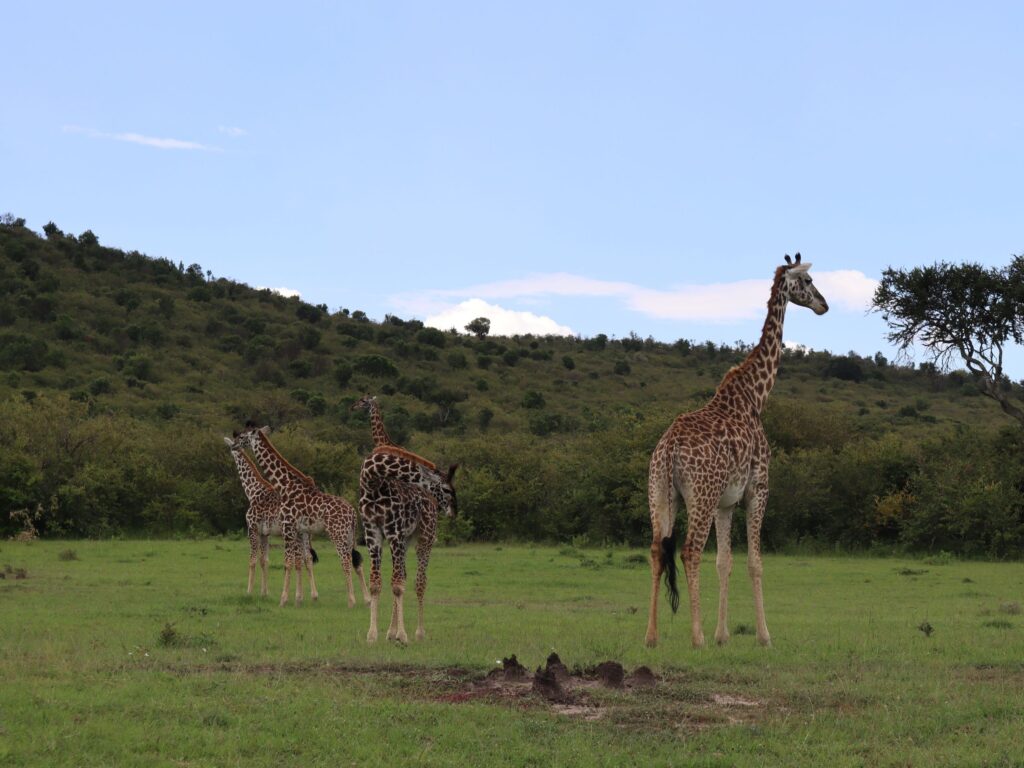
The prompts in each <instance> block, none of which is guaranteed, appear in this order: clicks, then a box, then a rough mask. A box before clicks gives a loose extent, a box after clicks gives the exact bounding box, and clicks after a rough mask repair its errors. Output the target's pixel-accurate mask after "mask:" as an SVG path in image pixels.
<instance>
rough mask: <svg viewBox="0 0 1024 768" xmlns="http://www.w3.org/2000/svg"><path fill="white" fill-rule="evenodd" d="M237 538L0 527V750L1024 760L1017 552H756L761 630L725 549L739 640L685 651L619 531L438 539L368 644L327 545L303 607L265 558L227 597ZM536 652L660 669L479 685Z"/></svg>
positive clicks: (617, 761) (374, 758) (71, 757)
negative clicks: (652, 676)
mask: <svg viewBox="0 0 1024 768" xmlns="http://www.w3.org/2000/svg"><path fill="white" fill-rule="evenodd" d="M323 549H324V551H326V549H327V547H324V548H323ZM272 555H273V557H272V561H273V562H274V563H276V564H279V563H280V550H279V549H275V550H273V553H272ZM72 557H73V558H74V559H71V558H72ZM246 558H247V544H246V543H245V542H244V541H242V540H240V539H239V540H235V539H210V540H201V541H106V542H96V541H73V542H68V541H60V542H58V541H44V542H40V541H37V542H32V543H27V544H26V543H18V542H3V543H0V569H2V570H5V571H6V570H8V569H7V568H5V566H10V569H9V572H7V573H5V578H4V579H2V580H0V680H2V685H0V764H2V765H40V766H42V765H46V766H72V765H74V766H80V765H81V766H93V765H118V766H151V765H167V766H171V765H175V766H205V765H217V766H231V765H245V766H253V767H256V766H282V765H307V766H318V765H328V764H330V765H340V766H345V765H363V766H375V765H385V764H387V765H462V766H466V765H473V766H476V765H505V766H525V765H537V766H562V765H565V766H568V765H607V766H620V765H645V766H656V765H715V766H717V765H722V766H725V765H808V766H811V765H813V766H820V765H829V766H831V767H832V768H839V767H840V766H858V765H867V766H876V765H920V766H935V765H1021V764H1024V739H1022V738H1021V725H1020V724H1021V722H1022V720H1024V693H1022V691H1024V616H1021V615H1020V613H1019V612H1020V604H1021V603H1022V602H1024V564H1020V563H979V562H960V561H950V560H948V559H942V558H939V559H933V560H932V561H927V560H899V559H870V558H854V557H836V558H829V557H801V556H780V555H773V556H769V557H768V558H767V559H766V605H767V611H768V623H769V628H770V629H771V631H772V637H773V640H774V643H775V645H774V647H773V648H771V649H762V648H759V647H757V646H756V645H755V642H754V638H753V637H752V636H751V635H747V634H743V632H744V631H745V630H744V627H748V626H752V625H753V610H752V605H751V598H750V586H749V581H748V579H747V576H746V568H745V562H744V560H743V558H742V557H740V556H737V558H736V563H735V567H734V573H733V589H732V600H731V605H732V615H731V617H730V628H731V629H732V630H734V636H733V639H732V641H731V643H730V644H729V645H728V646H726V647H722V648H719V647H714V646H713V645H712V646H709V647H708V648H706V649H704V650H702V651H694V650H692V649H691V648H690V646H689V630H688V626H687V625H688V618H687V617H685V616H683V615H682V614H680V615H678V616H676V617H675V618H674V619H671V618H669V614H668V613H667V611H666V612H664V613H663V623H662V642H661V645H660V646H659V647H658V648H656V649H647V648H644V647H643V645H642V638H643V633H644V628H645V622H646V615H645V611H646V601H647V589H648V584H649V572H648V569H647V566H646V563H645V562H643V553H642V552H640V551H639V550H625V549H615V550H584V551H580V550H575V549H572V548H567V547H566V548H561V549H559V548H555V547H541V546H536V547H531V546H498V545H473V546H459V547H453V548H441V549H438V550H435V555H434V558H433V562H432V563H431V568H430V586H429V588H428V593H427V601H428V606H427V619H426V623H427V633H428V636H427V639H426V640H425V641H423V642H418V643H417V642H413V643H412V644H411V645H409V646H408V647H397V646H395V645H392V644H390V643H388V642H386V641H381V642H380V643H378V644H376V645H374V646H368V645H367V644H366V642H365V632H366V628H367V622H368V612H367V610H366V608H364V607H363V606H362V605H360V606H358V607H357V608H355V609H349V608H347V607H346V605H345V603H344V593H343V587H342V577H341V572H340V568H339V567H338V564H337V560H336V558H335V557H334V556H333V554H332V555H331V556H329V557H328V556H325V557H324V558H323V560H322V562H321V565H320V566H319V578H318V582H319V586H320V591H321V597H320V600H319V601H318V602H317V603H309V602H307V603H306V604H305V605H303V606H301V607H298V608H296V607H294V606H288V607H286V608H278V607H277V604H276V599H274V598H275V597H276V595H277V594H278V591H279V589H280V581H281V576H282V572H281V570H280V568H279V567H277V568H273V569H272V570H271V578H272V589H271V595H272V596H271V598H270V599H259V598H250V597H247V596H246V595H245V594H244V586H245V575H246V574H245V571H246ZM713 559H714V558H713V554H712V556H711V557H709V558H706V560H705V571H704V576H703V588H704V606H705V616H706V619H705V620H706V623H707V625H706V627H705V631H706V633H707V635H708V637H709V639H710V638H711V635H712V633H713V631H714V623H713V622H714V616H713V613H714V610H715V605H716V596H717V577H716V574H715V572H714V564H713ZM18 569H24V575H25V578H17V576H18V575H19V574H18ZM385 576H387V574H385ZM410 602H412V603H413V605H414V601H410ZM382 608H383V610H382V614H383V616H384V617H385V619H386V617H387V615H388V614H389V608H390V595H389V594H386V595H385V598H384V600H383V606H382ZM410 618H411V621H409V622H408V623H409V624H410V625H411V626H409V627H408V629H409V633H410V636H411V634H412V630H413V629H414V628H415V611H414V609H413V610H407V620H408V619H410ZM168 625H170V630H171V631H168V630H167V629H166V628H167V626H168ZM385 626H386V625H385ZM922 626H924V628H925V629H927V627H928V626H930V627H931V628H932V629H931V633H930V635H926V633H925V631H923V630H922ZM737 629H739V633H736V632H735V630H737ZM162 634H163V638H164V639H163V640H162V639H161V636H162ZM552 650H556V651H557V652H558V653H559V655H560V656H561V658H562V660H563V661H564V662H565V664H566V665H567V666H568V667H570V668H572V667H574V666H576V665H579V666H580V667H581V668H586V667H588V666H592V665H594V664H597V663H599V662H602V661H605V660H609V659H613V660H617V661H620V662H621V663H622V664H623V665H624V666H625V668H626V670H627V672H628V671H630V670H632V669H634V668H635V667H637V666H638V665H647V666H649V667H650V668H651V669H653V670H654V672H655V673H656V674H658V675H659V676H660V678H661V679H660V682H659V683H658V685H657V686H656V687H654V688H653V689H636V690H634V689H626V690H624V691H612V690H606V689H603V688H597V687H595V688H588V689H587V690H585V691H583V692H581V693H579V694H578V695H577V697H576V699H577V700H576V702H575V703H576V704H577V705H579V706H577V707H576V708H575V709H573V710H571V713H569V714H565V713H564V712H563V711H560V710H557V709H556V708H554V707H552V706H551V705H549V704H548V703H547V702H546V701H544V700H543V699H541V698H540V697H538V696H537V695H535V694H532V693H530V692H528V690H524V691H521V692H520V693H519V694H516V695H503V694H501V693H498V692H492V693H491V694H486V695H483V694H480V689H479V687H478V682H479V681H480V680H481V679H482V678H483V677H484V676H485V675H486V673H487V672H488V671H490V670H492V669H494V668H495V662H496V660H498V659H500V658H502V657H503V656H507V655H509V654H512V653H515V654H516V655H517V656H518V657H519V659H520V660H521V661H522V662H523V663H524V664H526V666H527V667H529V668H531V669H532V668H534V667H536V666H538V665H540V664H542V663H543V662H544V659H545V658H546V657H547V655H548V654H549V653H550V652H551V651H552Z"/></svg>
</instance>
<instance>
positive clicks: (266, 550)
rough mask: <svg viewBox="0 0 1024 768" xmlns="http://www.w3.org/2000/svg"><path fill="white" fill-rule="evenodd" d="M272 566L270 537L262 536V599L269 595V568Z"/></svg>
mask: <svg viewBox="0 0 1024 768" xmlns="http://www.w3.org/2000/svg"><path fill="white" fill-rule="evenodd" d="M269 565H270V537H269V536H262V535H261V536H260V597H266V596H267V594H268V591H269V590H268V586H267V585H268V582H269V574H268V573H267V568H268V566H269Z"/></svg>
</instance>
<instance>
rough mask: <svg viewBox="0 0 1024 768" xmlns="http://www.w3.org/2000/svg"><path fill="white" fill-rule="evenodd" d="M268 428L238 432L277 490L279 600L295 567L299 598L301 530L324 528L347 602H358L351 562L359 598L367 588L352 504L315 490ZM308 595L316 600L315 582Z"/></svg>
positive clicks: (284, 598) (298, 596) (285, 596)
mask: <svg viewBox="0 0 1024 768" xmlns="http://www.w3.org/2000/svg"><path fill="white" fill-rule="evenodd" d="M269 431H270V429H269V427H261V428H258V429H257V428H256V427H255V426H252V425H247V426H246V429H245V430H243V431H242V433H241V435H242V437H243V438H244V439H245V440H246V441H247V442H248V444H249V447H250V448H252V451H253V453H254V454H255V455H256V461H257V462H259V464H260V466H261V467H263V470H264V472H265V473H266V476H267V479H268V480H269V481H270V483H271V484H272V485H273V486H274V488H276V489H277V491H278V493H280V494H281V529H282V533H283V534H284V540H285V570H284V589H283V591H282V592H281V605H284V604H285V603H287V602H288V583H289V580H290V577H291V572H292V570H293V569H298V573H296V585H295V602H296V603H298V602H301V601H302V576H301V568H302V562H303V560H304V559H305V557H304V553H303V552H302V550H301V540H302V535H303V534H313V533H320V532H321V531H323V532H326V534H327V537H328V538H329V539H330V540H331V542H332V543H333V544H334V548H335V549H336V550H337V552H338V557H339V558H340V559H341V567H342V570H343V571H344V572H345V582H346V584H347V585H348V605H349V607H350V608H351V607H352V606H354V605H355V604H356V597H355V592H354V590H353V588H352V566H353V565H354V566H355V568H356V573H357V574H359V580H360V583H361V586H362V588H363V599H364V600H366V601H367V602H368V601H369V597H370V596H369V592H368V591H367V588H366V580H365V578H364V577H363V569H362V568H361V567H360V562H361V559H362V558H360V557H359V553H358V552H357V551H356V549H355V547H354V544H355V530H356V511H355V509H354V508H353V506H352V505H351V504H349V503H348V502H347V501H345V499H343V498H341V497H340V496H332V495H330V494H327V493H323V492H321V491H319V490H317V488H316V485H315V484H314V483H313V479H312V478H311V477H309V476H308V475H305V474H304V473H302V472H300V471H299V470H298V469H296V468H295V467H293V466H292V465H291V464H289V463H288V461H286V460H285V458H284V457H283V456H281V454H280V453H278V451H277V449H276V448H274V446H273V444H271V442H270V439H269V438H268V437H267V432H269ZM310 594H311V596H312V598H313V599H314V600H315V599H316V598H317V594H316V583H315V582H311V583H310Z"/></svg>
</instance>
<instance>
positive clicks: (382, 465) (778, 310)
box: [224, 253, 828, 648]
mask: <svg viewBox="0 0 1024 768" xmlns="http://www.w3.org/2000/svg"><path fill="white" fill-rule="evenodd" d="M810 266H811V265H810V264H808V263H801V258H800V254H799V253H798V254H796V257H795V259H790V257H789V256H788V255H787V256H786V263H785V264H783V265H782V266H779V267H778V268H777V269H776V270H775V275H774V278H773V280H772V287H771V293H770V295H769V299H768V313H767V317H766V319H765V322H764V327H763V328H762V331H761V338H760V340H759V342H758V344H757V346H755V347H754V348H753V349H752V350H751V352H750V353H749V354H748V355H747V357H746V358H745V359H744V361H743V362H741V363H740V364H739V365H737V366H735V367H734V368H733V369H732V370H730V371H729V372H728V373H727V374H726V375H725V377H724V378H723V379H722V381H721V383H720V384H719V386H718V388H717V390H716V392H715V394H714V396H713V397H712V398H711V400H710V401H709V402H708V403H707V404H706V405H704V406H703V407H702V408H700V409H698V410H696V411H692V412H688V413H683V414H681V415H680V416H678V417H677V418H676V420H675V421H674V422H672V424H671V426H669V428H668V430H667V431H666V432H665V433H664V435H663V436H662V438H661V439H660V440H659V441H658V444H657V446H656V447H655V448H654V451H653V453H652V455H651V461H650V471H649V476H648V502H649V506H650V514H651V530H652V541H651V601H650V610H649V613H648V623H647V635H646V639H645V641H646V644H647V645H648V646H655V645H657V642H658V628H657V617H658V592H659V588H660V584H661V581H662V578H664V580H665V584H666V587H667V590H668V593H669V602H670V605H671V607H672V610H673V612H674V611H675V610H676V609H677V607H678V605H679V592H678V587H677V586H676V573H677V565H676V560H675V558H676V554H675V553H676V537H677V535H676V533H675V523H676V513H677V511H678V509H679V501H680V500H682V502H683V504H684V505H685V509H686V515H687V524H686V536H685V539H684V542H683V546H682V549H681V553H680V554H681V558H682V562H683V567H684V571H685V574H686V583H687V589H688V593H689V602H690V618H691V630H692V637H691V639H692V643H693V646H694V647H695V648H700V647H702V646H703V645H704V634H703V629H702V625H701V616H700V570H699V569H700V561H701V555H702V553H703V550H704V545H705V543H706V542H707V538H708V534H709V533H710V531H711V525H712V523H714V525H715V531H716V538H717V544H718V552H717V557H716V567H717V571H718V577H719V605H718V624H717V627H716V629H715V641H716V642H717V643H719V644H724V643H726V642H727V641H728V639H729V631H728V627H727V616H728V594H729V575H730V572H731V570H732V554H731V538H730V534H731V524H732V513H733V510H734V509H735V507H736V505H737V504H739V503H741V502H742V504H743V505H744V508H745V510H746V524H747V547H748V558H747V569H748V572H749V574H750V578H751V582H752V585H753V592H754V608H755V613H756V620H757V641H758V643H760V644H761V645H765V646H767V645H770V644H771V638H770V636H769V633H768V626H767V624H766V622H765V615H764V599H763V593H762V575H763V566H762V562H761V523H762V521H763V519H764V513H765V507H766V505H767V501H768V464H769V460H770V458H771V452H770V450H769V446H768V440H767V438H766V436H765V432H764V427H763V425H762V422H761V414H762V412H763V410H764V406H765V403H766V401H767V399H768V395H769V394H770V393H771V390H772V387H773V385H774V383H775V378H776V376H777V374H778V370H779V361H780V359H781V356H782V326H783V321H784V319H785V314H786V307H787V306H788V304H790V303H793V304H796V305H798V306H802V307H808V308H810V309H811V310H812V311H813V312H814V313H815V314H817V315H823V314H825V313H826V312H827V311H828V303H827V302H826V301H825V299H824V297H823V296H822V295H821V293H819V292H818V290H817V288H816V287H815V286H814V285H813V281H812V279H811V276H810V272H809V270H810ZM352 409H353V410H360V409H361V410H366V411H368V412H369V415H370V426H371V433H372V436H373V449H372V450H371V452H370V453H369V455H368V456H367V457H366V459H365V460H364V461H363V463H362V466H361V468H360V473H359V517H360V518H361V519H362V522H363V529H364V534H365V540H366V546H367V549H368V551H369V555H370V584H369V589H367V585H366V580H365V578H364V577H363V571H362V568H361V567H360V562H361V558H360V557H359V553H358V551H357V550H356V549H355V531H356V518H357V515H356V509H355V508H354V507H353V506H352V505H351V504H349V503H348V502H347V501H346V500H345V499H343V498H341V497H340V496H332V495H330V494H326V493H323V492H321V491H320V490H318V489H317V487H316V483H315V482H314V481H313V479H312V478H311V477H309V476H308V475H306V474H304V473H303V472H301V471H300V470H298V469H297V468H296V467H294V466H293V465H292V464H290V463H289V462H288V461H287V460H286V459H285V458H284V457H283V456H281V454H280V453H279V452H278V451H277V449H276V448H274V446H273V444H272V443H271V442H270V438H269V436H268V432H269V429H268V428H267V427H257V426H256V425H254V424H251V423H250V424H247V425H246V428H245V429H244V430H242V431H241V432H239V433H236V434H235V436H234V438H224V439H225V442H226V443H227V444H228V446H229V448H230V449H231V453H232V455H233V456H234V459H235V463H236V466H237V467H238V472H239V477H240V479H241V481H242V486H243V489H244V490H245V493H246V496H247V498H248V500H249V510H248V513H247V514H246V527H247V530H248V534H249V542H250V554H249V583H248V591H249V593H251V592H252V589H253V581H254V573H255V569H256V567H257V565H259V566H260V567H261V569H262V579H261V594H262V595H266V594H267V551H268V543H267V541H268V537H269V535H271V534H276V533H280V535H282V536H283V537H284V546H285V578H284V588H283V591H282V594H281V603H280V604H281V605H284V604H285V603H287V601H288V591H289V581H290V577H291V575H292V572H293V571H294V572H295V577H296V584H295V600H296V602H300V601H301V600H302V573H303V569H304V568H305V570H306V571H307V573H308V578H309V584H310V594H311V596H312V598H313V599H314V600H315V599H316V597H317V591H316V581H315V580H314V578H313V567H312V565H313V562H314V558H315V552H313V550H312V547H311V546H310V538H311V536H312V535H313V534H315V533H326V534H327V536H328V537H329V538H330V540H331V542H332V543H333V544H334V546H335V549H336V550H337V552H338V556H339V558H340V559H341V564H342V570H343V572H344V573H345V578H346V583H347V586H348V603H349V607H352V606H354V605H355V603H356V599H355V592H354V589H353V581H352V570H353V568H355V570H356V573H357V574H358V576H359V579H360V581H361V585H362V591H363V598H364V600H365V601H366V602H367V603H369V605H370V628H369V630H368V631H367V635H366V639H367V642H371V643H372V642H375V641H376V640H377V636H378V628H377V620H378V607H379V599H380V593H381V586H382V584H381V571H380V566H381V555H382V550H383V546H384V543H385V542H386V543H387V545H388V547H389V548H390V550H391V558H392V564H393V568H392V576H391V592H392V594H393V596H394V602H393V605H392V612H391V622H390V625H389V627H388V631H387V638H388V640H392V641H395V642H398V643H401V644H405V643H407V642H408V636H407V634H406V631H405V622H404V616H403V596H404V593H405V579H406V570H405V558H406V553H407V550H408V547H409V545H410V543H412V541H413V540H414V539H415V540H416V554H417V574H416V597H417V602H418V620H417V628H416V635H415V636H416V639H417V640H422V639H423V638H424V637H425V630H424V627H423V598H424V593H425V592H426V585H427V564H428V562H429V559H430V552H431V548H432V546H433V543H434V539H435V535H436V530H437V519H438V515H439V514H441V513H443V514H445V515H447V516H454V515H455V514H456V510H457V502H456V494H455V487H454V483H453V481H454V477H455V471H456V469H457V465H453V466H451V467H449V468H448V469H447V470H441V469H439V468H438V467H437V466H435V465H434V464H433V463H432V462H430V461H428V460H427V459H424V458H423V457H421V456H417V455H416V454H414V453H412V452H411V451H408V450H406V449H404V448H402V447H401V446H399V445H397V444H395V443H394V441H393V440H392V439H391V437H390V436H389V435H388V432H387V429H386V428H385V427H384V421H383V418H382V416H381V412H380V405H379V404H378V403H377V400H376V398H375V397H372V396H370V395H367V396H365V397H362V398H360V399H359V400H358V401H357V402H356V403H355V404H354V405H353V406H352ZM246 447H248V448H249V449H250V450H251V451H252V452H253V455H254V456H255V459H256V461H255V463H254V462H253V460H252V459H250V458H249V456H248V455H247V454H246V453H245V450H244V448H246ZM257 464H258V467H257ZM260 469H262V471H263V474H262V475H261V474H260Z"/></svg>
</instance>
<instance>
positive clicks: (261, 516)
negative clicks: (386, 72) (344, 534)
mask: <svg viewBox="0 0 1024 768" xmlns="http://www.w3.org/2000/svg"><path fill="white" fill-rule="evenodd" d="M224 442H225V443H227V446H228V448H229V449H230V450H231V455H232V457H233V458H234V459H235V465H236V466H237V467H238V477H239V479H240V480H241V481H242V490H244V491H245V497H246V498H247V499H248V500H249V509H248V510H247V511H246V513H245V529H246V532H247V533H248V535H249V586H248V589H247V590H246V593H247V594H250V595H251V594H252V587H253V580H254V577H255V572H256V566H257V564H259V565H260V568H261V570H260V595H261V596H263V597H266V596H267V565H268V564H269V560H270V557H269V553H270V535H271V534H275V535H280V533H281V496H280V494H279V493H278V492H277V491H275V490H274V486H272V485H271V484H270V483H268V482H267V481H266V480H264V479H263V476H262V475H261V474H260V472H259V470H258V469H257V468H256V465H255V464H254V463H253V460H252V459H250V458H249V455H248V454H247V453H246V452H245V450H244V446H243V444H242V441H241V440H239V439H238V438H235V439H232V438H230V437H225V438H224ZM307 550H308V552H309V554H310V558H311V559H312V562H313V563H315V562H316V561H317V556H316V550H314V549H313V548H312V547H311V546H309V536H308V535H304V536H303V537H302V551H307ZM306 566H307V567H308V568H309V579H310V583H312V582H313V568H312V563H311V562H310V560H309V559H307V560H306Z"/></svg>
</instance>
